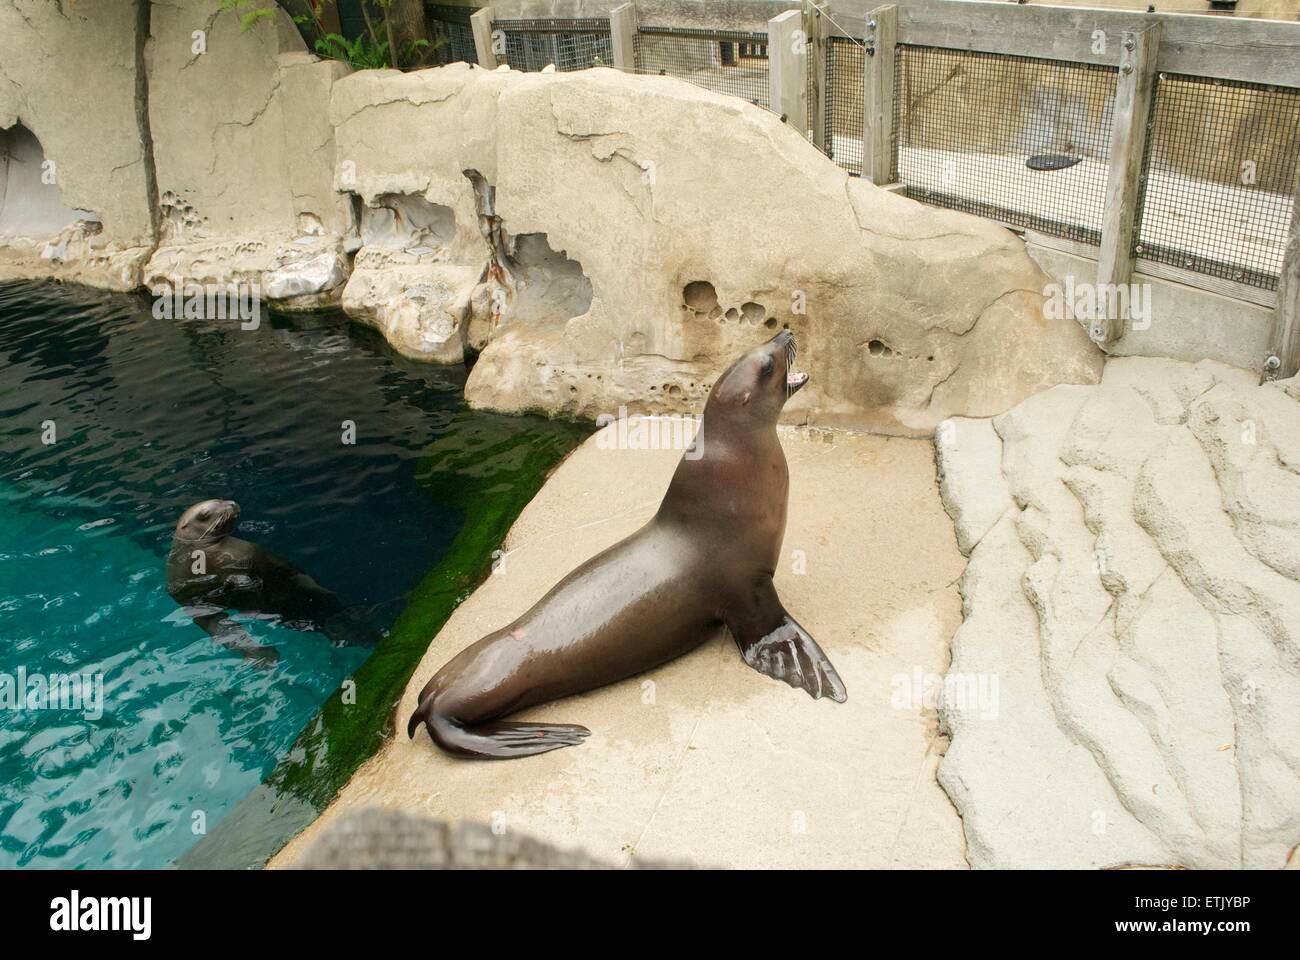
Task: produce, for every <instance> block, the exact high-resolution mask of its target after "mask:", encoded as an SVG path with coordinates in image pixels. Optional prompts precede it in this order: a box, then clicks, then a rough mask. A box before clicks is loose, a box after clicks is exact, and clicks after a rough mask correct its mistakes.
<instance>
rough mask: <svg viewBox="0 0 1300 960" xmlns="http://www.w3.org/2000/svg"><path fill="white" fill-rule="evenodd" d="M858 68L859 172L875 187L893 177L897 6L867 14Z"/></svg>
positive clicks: (880, 8) (878, 9)
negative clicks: (860, 128)
mask: <svg viewBox="0 0 1300 960" xmlns="http://www.w3.org/2000/svg"><path fill="white" fill-rule="evenodd" d="M863 40H864V42H865V43H866V54H867V55H866V57H865V58H864V61H865V62H864V66H863V69H862V81H863V88H862V175H863V176H864V177H866V178H867V179H868V180H870V181H871V182H872V183H874V184H876V185H877V186H882V187H883V186H884V185H885V184H887V183H889V182H890V181H891V180H892V179H893V176H894V53H895V45H896V43H897V40H898V7H896V6H894V5H892V4H891V5H889V6H887V7H877V8H876V9H875V10H872V11H871V12H870V13H869V14H867V32H866V35H865V36H864V37H863Z"/></svg>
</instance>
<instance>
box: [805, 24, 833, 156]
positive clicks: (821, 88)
mask: <svg viewBox="0 0 1300 960" xmlns="http://www.w3.org/2000/svg"><path fill="white" fill-rule="evenodd" d="M803 24H804V26H803V32H804V38H805V40H806V42H807V44H808V67H809V70H810V71H811V73H812V83H811V84H810V88H809V91H808V119H809V120H810V121H811V127H812V142H813V145H814V146H816V147H817V149H818V150H820V151H821V152H822V153H825V154H828V155H829V153H830V150H829V147H830V144H829V143H827V142H826V133H827V131H826V18H825V17H824V16H823V15H822V11H821V7H820V6H819V5H818V3H817V2H816V0H804V5H803Z"/></svg>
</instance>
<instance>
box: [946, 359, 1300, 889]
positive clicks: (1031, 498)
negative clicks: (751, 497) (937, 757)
mask: <svg viewBox="0 0 1300 960" xmlns="http://www.w3.org/2000/svg"><path fill="white" fill-rule="evenodd" d="M1296 386H1297V385H1296V382H1295V381H1291V382H1289V383H1286V384H1279V385H1274V384H1270V385H1266V386H1258V385H1257V383H1256V380H1255V378H1254V377H1252V376H1250V375H1248V374H1245V373H1243V372H1242V371H1239V370H1236V369H1233V368H1230V367H1225V366H1222V365H1219V364H1215V363H1212V362H1203V363H1200V364H1196V365H1191V364H1186V363H1179V362H1177V361H1167V360H1147V359H1137V358H1131V359H1122V360H1112V361H1110V363H1109V364H1108V365H1107V367H1106V372H1105V377H1104V379H1103V380H1102V382H1101V384H1100V385H1097V386H1061V387H1056V388H1054V389H1052V390H1048V391H1046V392H1044V393H1042V394H1039V395H1037V396H1035V397H1032V398H1030V399H1029V400H1027V401H1025V402H1024V403H1022V404H1020V405H1019V406H1017V407H1016V408H1014V409H1013V410H1011V411H1009V412H1008V413H1006V414H1003V415H1002V416H999V417H997V418H995V419H994V420H993V421H992V422H991V426H992V428H993V432H990V431H989V429H988V424H986V423H980V422H974V423H972V422H962V421H958V422H955V423H953V424H952V425H951V427H948V426H945V427H942V428H941V429H940V431H939V435H940V436H942V435H944V434H945V433H946V432H950V433H951V437H950V442H948V443H939V444H937V447H936V449H937V451H938V459H939V464H940V471H941V473H942V474H943V475H944V476H945V478H946V480H945V482H944V484H943V485H942V487H941V492H942V495H943V497H944V502H945V506H946V507H947V509H948V511H949V513H950V514H951V515H952V517H953V518H954V520H955V521H956V524H957V527H958V530H965V531H966V533H965V535H964V536H963V537H962V538H961V543H962V547H963V549H964V550H965V551H966V552H968V553H969V555H970V563H969V566H968V568H967V571H966V574H965V576H964V577H963V580H962V594H963V598H964V604H963V606H964V616H965V619H964V622H963V624H962V626H961V628H960V629H959V630H958V631H957V633H956V635H955V637H954V639H953V644H952V667H951V671H950V675H949V679H950V680H952V681H964V682H966V683H967V684H969V683H970V682H971V681H972V680H973V679H977V678H988V677H995V678H997V681H998V683H997V689H998V690H999V693H1000V696H999V698H998V709H997V710H996V711H992V712H991V713H992V715H990V711H987V710H975V709H970V706H969V704H962V703H961V702H959V701H958V700H954V701H952V702H948V703H946V704H945V706H944V708H943V710H942V711H941V712H942V715H943V718H944V722H945V724H946V727H947V729H948V730H949V731H950V732H951V734H952V737H953V741H952V746H951V748H950V749H949V751H948V753H947V755H946V757H945V759H944V761H943V764H942V765H941V767H940V782H941V783H942V784H943V786H944V788H945V789H946V790H947V791H948V793H949V795H950V796H951V797H952V798H953V801H954V802H955V803H956V805H957V807H958V809H959V810H960V811H961V813H962V816H963V821H964V825H965V831H966V837H967V842H968V849H969V859H970V862H971V863H972V865H975V866H997V867H1025V866H1051V867H1096V866H1111V865H1116V864H1120V863H1146V864H1181V865H1185V866H1191V867H1238V866H1244V867H1282V866H1283V865H1284V864H1285V862H1286V860H1287V857H1288V855H1289V853H1290V851H1291V849H1292V848H1293V847H1294V845H1295V844H1296V843H1297V842H1300V728H1298V727H1297V724H1296V718H1297V717H1300V403H1298V402H1297V399H1296V396H1297V392H1300V391H1297V389H1296ZM991 463H998V464H1000V470H999V471H998V473H997V475H994V473H993V471H991V470H990V464H991ZM1008 497H1010V498H1011V499H1012V500H1013V501H1014V507H1013V508H1012V509H1011V510H1010V511H1009V512H1008V511H1005V510H1004V504H1005V503H1006V501H1007V498H1008ZM995 517H996V518H998V519H996V520H994V519H993V518H995ZM991 520H992V523H991V525H990V521H991Z"/></svg>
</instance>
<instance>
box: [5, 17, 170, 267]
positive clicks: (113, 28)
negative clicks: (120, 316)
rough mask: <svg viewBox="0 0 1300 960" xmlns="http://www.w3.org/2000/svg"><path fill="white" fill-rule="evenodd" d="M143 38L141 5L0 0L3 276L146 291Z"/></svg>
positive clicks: (147, 175)
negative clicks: (142, 274)
mask: <svg viewBox="0 0 1300 960" xmlns="http://www.w3.org/2000/svg"><path fill="white" fill-rule="evenodd" d="M139 34H140V31H139V18H138V17H137V15H136V4H135V3H134V2H133V0H97V2H95V3H87V4H80V5H74V4H70V3H50V2H47V0H11V2H8V3H4V4H0V277H11V276H27V277H42V276H49V277H61V278H67V279H75V280H84V281H86V282H89V283H94V284H96V285H98V286H101V287H108V288H110V289H129V288H131V287H134V286H137V285H138V284H139V270H140V265H141V263H142V262H143V261H144V259H145V257H147V256H148V250H149V246H150V244H151V242H152V226H151V220H150V209H149V183H150V173H149V170H148V168H147V163H146V159H147V158H146V156H145V151H144V145H143V139H142V137H141V136H140V125H139V117H138V114H137V107H138V100H137V96H138V92H139V91H138V90H137V86H136V78H137V71H136V61H137V52H138V51H137V44H138V43H139V42H140V40H141V38H140V35H139ZM88 78H93V79H92V80H90V81H89V82H88Z"/></svg>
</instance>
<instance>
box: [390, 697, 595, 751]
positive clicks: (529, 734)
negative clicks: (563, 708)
mask: <svg viewBox="0 0 1300 960" xmlns="http://www.w3.org/2000/svg"><path fill="white" fill-rule="evenodd" d="M421 723H423V724H424V725H425V726H426V727H428V729H429V736H430V737H432V738H433V742H434V743H436V744H437V745H438V746H440V747H442V749H444V750H446V751H447V752H448V753H450V754H453V755H455V756H458V757H474V758H476V759H481V760H509V759H512V758H514V757H531V756H533V755H534V754H537V753H546V752H548V751H550V750H558V749H559V748H560V747H573V746H577V745H578V744H579V743H582V741H583V740H585V739H587V737H588V736H589V735H590V734H591V731H590V730H588V729H587V728H586V727H580V726H578V725H577V724H573V723H508V722H504V721H495V722H493V723H483V724H480V725H478V726H476V727H473V728H470V727H466V726H463V725H461V724H460V723H457V722H456V721H455V720H452V719H451V718H450V717H448V716H445V715H444V714H442V713H440V712H439V711H437V710H436V709H434V706H433V697H428V698H426V699H425V700H424V702H423V703H421V704H420V706H419V707H417V708H416V710H415V713H413V714H411V720H410V722H409V723H408V724H407V725H406V732H407V735H408V736H412V737H414V736H415V730H416V728H417V727H418V726H419V725H420V724H421Z"/></svg>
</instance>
